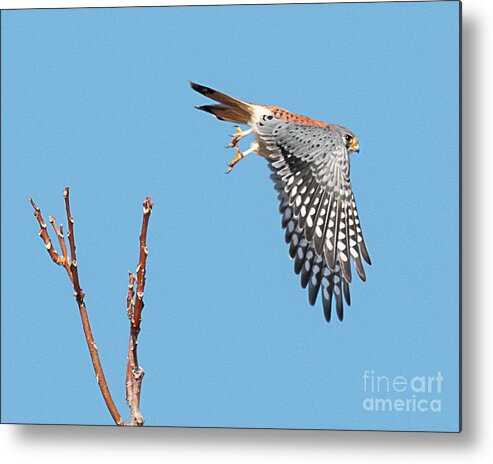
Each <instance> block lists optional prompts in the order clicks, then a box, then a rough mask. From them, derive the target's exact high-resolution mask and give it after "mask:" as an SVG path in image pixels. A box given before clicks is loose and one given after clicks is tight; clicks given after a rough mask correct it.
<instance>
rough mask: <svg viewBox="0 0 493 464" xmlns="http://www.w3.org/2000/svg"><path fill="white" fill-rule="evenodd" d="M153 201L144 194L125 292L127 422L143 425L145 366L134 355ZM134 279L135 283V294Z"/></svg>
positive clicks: (140, 315) (141, 308)
mask: <svg viewBox="0 0 493 464" xmlns="http://www.w3.org/2000/svg"><path fill="white" fill-rule="evenodd" d="M152 206H153V203H152V202H151V198H150V197H147V198H146V199H145V201H144V204H143V212H144V215H143V218H142V229H141V233H140V237H139V242H140V249H139V263H138V264H137V272H136V275H134V274H132V273H131V272H129V284H128V293H127V314H128V317H129V319H130V340H129V344H128V357H127V376H126V396H127V403H128V406H129V407H130V425H136V426H141V425H144V417H143V416H142V413H141V412H140V391H141V388H142V379H143V378H144V370H143V369H142V367H140V366H139V362H138V357H137V345H138V341H137V339H138V337H139V332H140V323H141V321H142V310H143V309H144V288H145V274H146V262H147V255H148V253H149V250H148V249H147V227H148V224H149V218H150V216H151V211H152ZM135 283H137V285H136V286H137V289H136V298H135V300H134V295H135V289H134V286H135Z"/></svg>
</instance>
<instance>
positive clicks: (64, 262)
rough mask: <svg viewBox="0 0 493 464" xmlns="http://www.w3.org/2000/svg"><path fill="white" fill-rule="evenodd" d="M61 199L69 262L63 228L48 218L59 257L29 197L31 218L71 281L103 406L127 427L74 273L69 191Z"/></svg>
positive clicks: (74, 261) (117, 421)
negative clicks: (65, 224)
mask: <svg viewBox="0 0 493 464" xmlns="http://www.w3.org/2000/svg"><path fill="white" fill-rule="evenodd" d="M63 196H64V198H65V209H66V212H67V220H68V228H69V230H68V234H67V240H68V242H69V247H70V255H71V258H70V259H69V257H68V252H67V248H66V246H65V239H64V237H63V233H62V230H63V229H62V227H61V226H60V229H58V226H57V225H56V221H55V219H54V218H50V222H51V223H52V225H53V228H54V229H55V232H56V234H57V237H58V240H59V243H60V247H61V249H62V256H60V255H59V254H58V253H57V251H56V250H55V249H54V247H53V244H52V243H51V239H50V236H49V234H48V231H47V230H46V223H45V222H44V220H43V217H42V215H41V211H40V209H39V208H38V207H37V206H36V204H35V203H34V201H33V200H32V198H31V199H30V202H31V205H32V206H33V208H34V216H35V217H36V219H37V220H38V223H39V225H40V228H41V230H40V231H39V236H40V237H41V239H42V240H43V242H44V244H45V247H46V249H47V251H48V254H49V255H50V257H51V259H52V260H53V262H55V263H56V264H58V265H60V266H63V267H65V269H66V270H67V274H68V276H69V278H70V281H71V282H72V285H73V288H74V295H75V299H76V301H77V305H78V307H79V313H80V317H81V320H82V327H83V329H84V335H85V337H86V342H87V346H88V348H89V353H90V355H91V360H92V364H93V367H94V372H95V373H96V380H97V382H98V385H99V388H100V390H101V393H102V395H103V399H104V401H105V403H106V406H107V408H108V410H109V412H110V414H111V417H112V418H113V420H114V421H115V423H116V424H117V425H126V424H125V421H124V420H123V419H122V417H121V415H120V413H119V412H118V409H117V407H116V405H115V403H114V401H113V398H112V396H111V393H110V390H109V388H108V384H107V382H106V378H105V376H104V372H103V368H102V366H101V360H100V359H99V354H98V348H97V346H96V343H95V341H94V336H93V334H92V330H91V326H90V324H89V318H88V315H87V309H86V305H85V302H84V292H83V291H82V288H81V286H80V282H79V275H78V270H77V258H76V254H75V237H74V220H73V218H72V215H71V213H70V199H69V188H68V187H66V188H65V190H64V192H63Z"/></svg>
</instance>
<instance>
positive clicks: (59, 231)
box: [49, 216, 72, 281]
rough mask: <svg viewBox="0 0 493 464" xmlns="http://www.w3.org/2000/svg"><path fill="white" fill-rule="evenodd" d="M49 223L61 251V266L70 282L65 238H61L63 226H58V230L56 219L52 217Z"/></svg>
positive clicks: (70, 275) (70, 274) (70, 273)
mask: <svg viewBox="0 0 493 464" xmlns="http://www.w3.org/2000/svg"><path fill="white" fill-rule="evenodd" d="M49 221H50V223H51V225H52V226H53V229H54V231H55V233H56V235H57V237H58V243H59V244H60V249H61V250H62V259H63V261H62V263H61V264H62V265H63V267H64V268H65V270H66V271H67V274H68V278H69V279H70V281H72V271H71V270H70V258H69V256H68V253H67V246H66V245H65V238H64V237H63V226H62V225H61V224H60V228H58V225H57V223H56V219H55V218H54V217H53V216H50V217H49Z"/></svg>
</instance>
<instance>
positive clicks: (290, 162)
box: [191, 82, 371, 321]
mask: <svg viewBox="0 0 493 464" xmlns="http://www.w3.org/2000/svg"><path fill="white" fill-rule="evenodd" d="M191 87H192V89H194V90H196V91H197V92H199V93H201V94H202V95H205V96H206V97H208V98H210V99H212V100H215V101H216V102H218V103H217V104H213V105H204V106H196V107H195V108H197V109H199V110H202V111H207V112H208V113H212V114H213V115H214V116H215V117H216V118H217V119H219V120H221V121H230V122H233V123H236V124H245V125H248V126H250V129H249V130H246V131H243V130H241V129H240V128H239V127H238V126H237V127H236V133H235V134H234V135H232V137H233V139H232V140H231V142H230V143H229V145H228V146H229V147H234V148H235V150H236V156H235V157H234V159H233V160H232V161H231V162H230V163H229V169H228V172H230V171H231V170H232V169H233V167H234V166H235V165H236V164H237V163H238V162H239V161H240V160H241V159H242V158H244V157H245V156H247V155H248V154H250V153H257V154H258V155H260V156H262V157H264V158H265V159H266V160H267V162H268V165H269V167H270V169H271V171H272V174H271V176H270V177H271V179H272V180H273V181H274V186H275V189H276V190H277V192H278V198H279V201H280V207H279V210H280V212H281V215H282V220H281V224H282V227H283V228H284V229H285V231H286V234H285V238H286V243H288V244H289V254H290V256H291V258H293V259H294V270H295V272H296V274H301V286H302V287H303V288H306V287H308V296H309V302H310V304H311V305H315V302H316V299H317V295H318V293H319V291H320V288H321V292H320V293H321V296H322V304H323V308H324V315H325V319H326V320H327V321H330V318H331V307H332V299H334V300H335V304H336V313H337V316H338V318H339V320H341V321H342V319H343V295H344V299H345V300H346V303H347V304H348V305H350V304H351V298H350V293H349V284H350V282H351V260H352V261H353V263H354V267H355V269H356V272H357V273H358V275H359V277H360V278H361V280H362V281H363V282H364V281H365V280H366V275H365V270H364V267H363V261H362V258H363V260H364V261H366V262H367V263H368V264H371V260H370V256H369V254H368V250H367V248H366V245H365V241H364V239H363V233H362V231H361V224H360V220H359V216H358V211H357V209H356V203H355V200H354V194H353V191H352V188H351V182H350V180H349V172H350V163H349V155H350V154H351V153H353V152H359V144H358V138H357V137H356V136H355V135H354V134H353V133H352V132H351V131H350V130H349V129H346V128H345V127H342V126H339V125H336V124H328V123H325V122H322V121H318V120H316V119H312V118H309V117H307V116H302V115H299V114H295V113H291V112H289V111H287V110H284V109H282V108H279V107H277V106H266V105H259V104H254V103H248V102H245V101H242V100H238V99H237V98H234V97H231V96H229V95H226V94H224V93H221V92H218V91H217V90H214V89H211V88H208V87H204V86H202V85H198V84H195V83H193V82H191ZM249 134H255V139H254V141H253V143H252V144H251V146H250V148H249V149H248V150H246V151H244V152H241V151H240V149H239V148H238V142H239V141H240V140H241V139H243V137H245V136H247V135H249Z"/></svg>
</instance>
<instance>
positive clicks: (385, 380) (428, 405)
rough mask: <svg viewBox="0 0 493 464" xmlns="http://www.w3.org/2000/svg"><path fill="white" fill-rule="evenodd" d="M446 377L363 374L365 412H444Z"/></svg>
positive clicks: (439, 373) (368, 371)
mask: <svg viewBox="0 0 493 464" xmlns="http://www.w3.org/2000/svg"><path fill="white" fill-rule="evenodd" d="M442 389H443V376H442V373H441V372H440V371H438V372H437V373H436V374H435V375H415V376H411V377H406V376H403V375H398V376H395V377H392V376H388V375H379V374H377V373H375V371H373V370H365V371H364V372H363V390H364V392H365V398H364V399H363V409H364V410H365V411H369V412H406V413H418V414H419V413H421V414H424V413H440V412H442Z"/></svg>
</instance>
